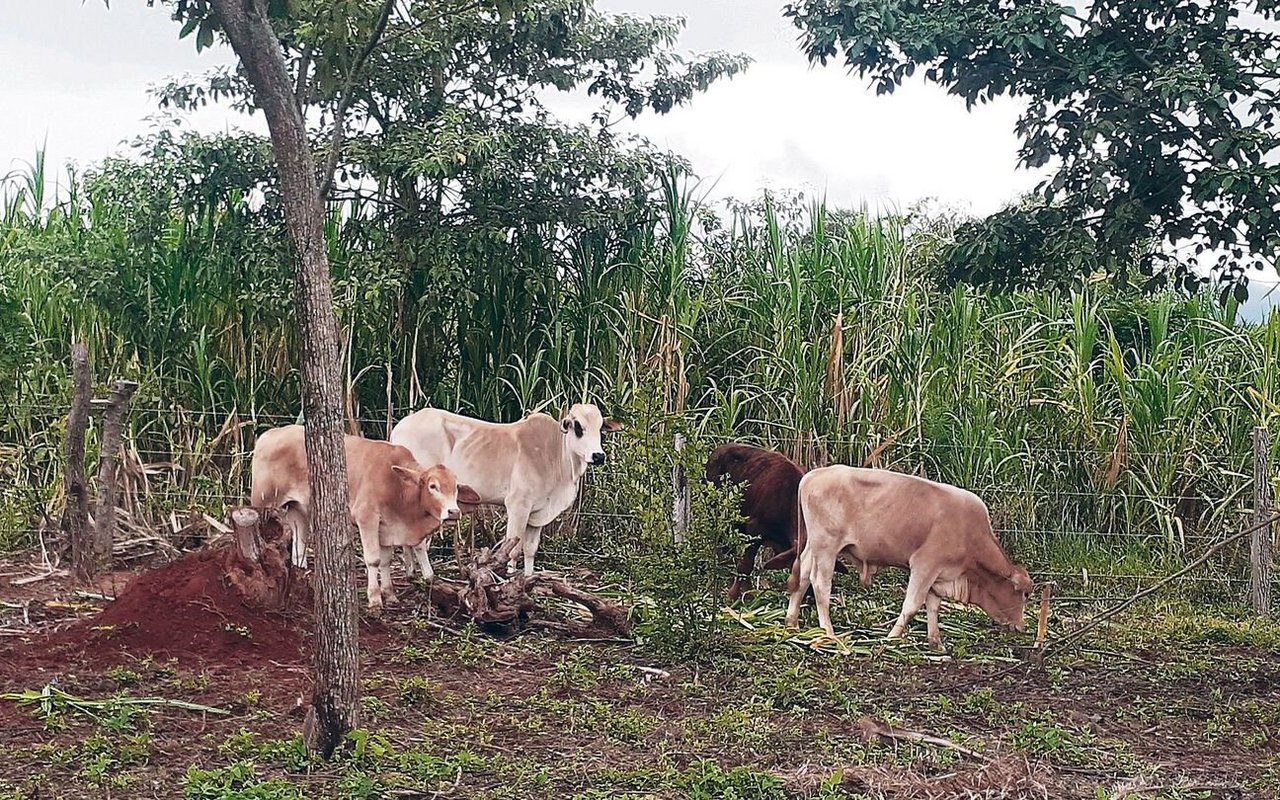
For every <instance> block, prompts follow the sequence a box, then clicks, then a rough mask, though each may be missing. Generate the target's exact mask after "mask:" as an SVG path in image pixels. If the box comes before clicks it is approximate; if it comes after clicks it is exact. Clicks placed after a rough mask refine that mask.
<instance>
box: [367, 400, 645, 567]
mask: <svg viewBox="0 0 1280 800" xmlns="http://www.w3.org/2000/svg"><path fill="white" fill-rule="evenodd" d="M621 427H622V424H621V423H618V422H614V421H613V420H611V419H605V418H604V416H603V415H602V414H601V413H600V409H598V408H596V407H595V406H594V405H591V404H589V403H578V404H576V405H574V406H573V407H571V408H570V409H569V410H568V412H566V413H565V414H564V416H562V417H561V418H560V420H559V421H557V420H556V419H555V418H554V417H551V416H549V415H547V414H530V415H529V416H527V417H525V418H524V419H522V420H520V421H519V422H511V423H506V424H500V423H496V422H485V421H484V420H479V419H472V418H471V417H464V416H462V415H461V414H453V413H450V412H448V411H442V410H440V409H437V408H424V409H422V410H421V411H416V412H414V413H412V414H410V415H409V416H407V417H405V418H404V419H402V420H400V422H398V423H397V424H396V426H395V428H393V429H392V430H391V437H390V438H391V441H392V442H394V443H396V444H399V445H404V446H405V447H407V448H409V450H410V452H412V453H413V455H414V456H415V457H416V458H417V459H418V460H419V461H421V462H422V463H424V464H436V463H439V464H444V465H445V466H447V467H449V468H450V469H452V470H453V471H454V472H455V473H456V474H457V475H458V480H461V481H465V482H466V483H467V484H468V485H469V486H472V487H474V488H475V490H476V492H477V493H478V494H479V496H480V498H481V499H480V502H482V503H489V504H494V505H504V506H506V508H507V535H506V538H507V539H508V540H509V539H518V540H520V542H521V545H522V548H523V550H524V574H525V575H532V574H533V560H534V556H535V555H537V552H538V544H539V542H540V541H541V539H542V527H543V526H544V525H546V524H547V523H549V522H551V521H552V520H553V519H555V518H556V517H558V516H560V514H561V513H563V512H564V511H565V509H567V508H568V507H569V506H571V505H573V501H574V500H575V499H576V498H577V496H578V483H579V481H581V480H582V475H583V473H584V472H586V471H587V467H588V466H589V465H592V464H595V465H599V464H603V463H604V461H605V456H604V449H603V446H602V444H601V441H600V434H601V432H607V431H616V430H618V429H620V428H621ZM416 551H417V552H416V554H417V556H418V562H419V563H420V564H421V565H422V569H423V573H424V575H425V576H426V577H430V576H431V562H430V561H429V560H428V559H427V548H426V546H425V545H419V546H418V547H417V548H416ZM510 568H511V569H514V568H515V556H514V554H513V555H512V561H511V565H510Z"/></svg>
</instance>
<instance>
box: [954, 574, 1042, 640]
mask: <svg viewBox="0 0 1280 800" xmlns="http://www.w3.org/2000/svg"><path fill="white" fill-rule="evenodd" d="M1034 588H1035V587H1034V585H1033V584H1032V583H1031V576H1030V575H1028V574H1027V571H1026V570H1025V569H1023V568H1022V567H1020V566H1018V565H1016V564H1014V565H1011V568H1010V571H1009V574H1008V575H997V574H995V573H992V572H989V571H987V570H985V569H978V570H976V574H974V573H970V577H969V602H970V603H973V604H974V605H976V606H978V607H979V608H981V609H982V610H983V611H985V612H987V615H988V616H990V617H991V618H992V619H993V620H995V621H996V622H998V623H1000V624H1001V625H1006V626H1008V627H1010V628H1013V629H1014V630H1015V631H1022V630H1024V629H1025V628H1026V617H1025V612H1026V607H1027V599H1028V598H1029V597H1030V596H1031V592H1032V590H1033V589H1034Z"/></svg>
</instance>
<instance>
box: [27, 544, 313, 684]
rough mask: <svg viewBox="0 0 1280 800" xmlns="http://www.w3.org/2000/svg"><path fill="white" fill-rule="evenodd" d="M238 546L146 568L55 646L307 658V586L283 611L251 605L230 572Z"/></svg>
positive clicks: (95, 654) (240, 658)
mask: <svg viewBox="0 0 1280 800" xmlns="http://www.w3.org/2000/svg"><path fill="white" fill-rule="evenodd" d="M230 552H231V549H230V548H218V549H206V550H198V551H196V552H194V553H189V554H188V555H186V556H184V557H183V558H181V559H179V560H177V561H175V562H173V563H172V564H169V565H167V566H164V567H161V568H159V569H155V570H150V571H148V572H143V573H141V574H139V575H138V576H137V577H136V578H134V579H133V581H132V582H131V583H130V584H129V585H128V587H127V588H126V589H125V590H124V591H123V592H122V593H121V594H120V596H119V597H118V598H116V600H115V601H114V602H112V603H110V604H109V605H107V607H106V608H104V609H103V610H102V612H101V613H100V614H98V615H97V616H94V617H90V618H88V619H84V620H81V621H79V622H77V623H75V624H74V625H72V626H71V627H69V628H67V629H66V630H63V631H61V632H58V633H55V634H52V635H51V636H50V637H49V638H48V642H47V644H48V645H49V649H50V650H57V651H65V650H67V649H73V648H74V649H78V650H80V651H81V652H83V653H84V654H85V655H86V656H89V657H91V658H102V659H112V660H114V659H116V658H117V656H118V654H119V653H120V652H121V651H127V652H128V653H129V654H131V655H156V656H166V657H175V658H179V659H183V658H188V659H189V658H197V659H200V660H202V661H207V662H217V663H222V664H235V665H240V666H251V665H254V664H262V663H265V662H272V661H275V662H281V663H297V662H299V661H301V660H302V659H303V658H304V657H305V655H306V653H305V650H304V646H305V637H304V635H303V631H305V630H306V627H307V624H308V620H309V618H310V602H309V597H308V594H309V592H308V590H307V586H306V585H305V583H303V582H302V581H299V585H297V586H295V587H294V591H293V592H292V594H291V596H290V599H289V602H288V604H287V605H286V606H285V608H284V609H283V610H281V611H264V610H260V609H256V608H251V607H249V606H248V605H246V604H245V603H244V601H243V600H242V599H241V598H240V595H239V594H238V593H237V592H236V590H235V588H234V587H233V586H232V585H231V582H230V581H229V580H228V578H227V574H226V566H225V564H226V559H227V557H228V554H229V553H230Z"/></svg>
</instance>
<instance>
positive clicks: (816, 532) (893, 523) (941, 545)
mask: <svg viewBox="0 0 1280 800" xmlns="http://www.w3.org/2000/svg"><path fill="white" fill-rule="evenodd" d="M798 525H799V535H800V537H801V538H803V539H805V540H806V544H805V546H804V549H803V552H802V553H801V555H800V557H799V558H798V559H797V560H796V563H795V566H794V567H793V568H792V572H791V586H790V589H791V598H790V603H789V604H788V606H787V624H788V625H793V626H794V625H795V624H796V623H797V622H798V620H799V615H800V602H801V600H802V599H803V598H804V594H805V591H806V590H807V589H808V588H809V586H810V584H812V587H813V594H814V599H815V601H816V603H817V606H818V619H819V621H820V622H821V624H822V627H823V629H825V630H826V632H827V633H828V634H832V635H833V634H834V631H833V629H832V626H831V609H830V603H831V573H832V570H833V568H834V566H835V563H836V560H837V559H838V558H839V556H840V555H842V554H844V555H847V556H849V557H851V558H852V559H853V560H854V561H855V562H858V563H859V566H860V568H861V572H862V579H863V583H869V582H870V580H871V576H872V575H874V574H875V571H876V570H877V569H879V568H881V567H906V568H907V569H909V570H910V571H911V577H910V579H909V580H908V582H907V595H906V598H905V599H904V600H903V603H902V613H901V614H900V615H899V617H898V621H897V623H896V624H895V625H894V626H893V630H892V631H890V633H889V637H890V638H896V637H899V636H902V635H903V633H904V632H905V631H906V628H907V624H908V623H909V622H910V621H911V618H912V617H913V616H915V614H916V612H918V611H919V610H920V606H921V605H924V606H925V607H926V608H927V610H928V616H929V642H930V644H933V645H934V646H940V645H941V644H942V634H941V632H940V631H939V630H938V608H939V606H940V605H941V603H942V600H943V598H952V599H955V600H959V601H960V602H962V603H972V604H974V605H976V606H978V607H979V608H981V609H982V610H983V611H986V612H987V614H988V615H990V616H991V618H992V619H994V620H995V621H996V622H1000V623H1003V624H1005V625H1008V626H1011V627H1013V628H1015V629H1016V630H1019V631H1020V630H1022V629H1023V626H1024V620H1023V610H1024V608H1025V606H1026V601H1027V596H1028V595H1029V594H1030V593H1031V590H1032V584H1031V578H1030V576H1028V575H1027V571H1026V570H1025V569H1024V568H1022V567H1021V566H1018V565H1016V564H1014V563H1012V562H1011V561H1009V558H1008V556H1006V555H1005V553H1004V550H1002V549H1001V547H1000V543H999V542H998V541H996V536H995V533H994V532H993V531H992V529H991V518H990V516H989V515H988V513H987V507H986V504H984V503H983V502H982V500H981V499H979V498H978V496H977V495H975V494H973V493H971V492H967V491H965V490H963V489H958V488H956V487H954V486H948V485H946V484H943V483H935V482H934V481H928V480H925V479H923V478H917V477H914V476H912V475H903V474H901V473H897V472H889V471H887V470H879V469H859V468H856V467H846V466H832V467H824V468H822V469H815V470H813V471H812V472H810V473H809V474H807V475H805V476H804V478H803V479H802V480H801V481H800V515H799V517H798Z"/></svg>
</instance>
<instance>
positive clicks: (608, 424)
mask: <svg viewBox="0 0 1280 800" xmlns="http://www.w3.org/2000/svg"><path fill="white" fill-rule="evenodd" d="M625 427H627V426H626V425H623V424H622V423H621V422H618V421H617V420H616V419H605V421H604V424H603V425H601V426H600V430H602V431H604V432H605V433H614V432H616V431H620V430H622V429H623V428H625Z"/></svg>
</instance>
